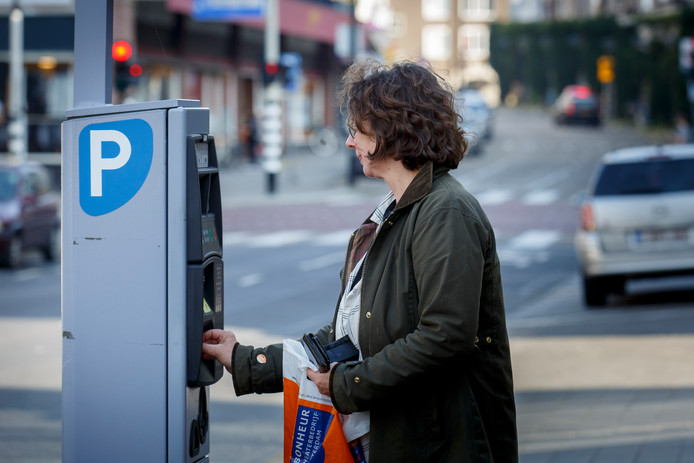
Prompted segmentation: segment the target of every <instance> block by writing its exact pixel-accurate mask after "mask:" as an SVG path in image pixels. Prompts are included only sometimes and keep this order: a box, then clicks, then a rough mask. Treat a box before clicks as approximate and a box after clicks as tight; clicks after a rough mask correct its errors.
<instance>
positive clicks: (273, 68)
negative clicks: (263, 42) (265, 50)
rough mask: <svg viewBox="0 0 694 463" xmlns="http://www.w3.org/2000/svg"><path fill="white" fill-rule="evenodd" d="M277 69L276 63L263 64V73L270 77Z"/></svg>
mask: <svg viewBox="0 0 694 463" xmlns="http://www.w3.org/2000/svg"><path fill="white" fill-rule="evenodd" d="M279 68H280V67H279V65H278V64H277V63H265V72H267V73H268V74H270V75H275V74H277V71H278V70H279Z"/></svg>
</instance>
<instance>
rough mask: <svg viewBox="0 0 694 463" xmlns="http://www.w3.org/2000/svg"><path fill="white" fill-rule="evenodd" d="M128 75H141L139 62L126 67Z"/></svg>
mask: <svg viewBox="0 0 694 463" xmlns="http://www.w3.org/2000/svg"><path fill="white" fill-rule="evenodd" d="M128 71H129V72H130V75H131V76H133V77H140V76H141V75H142V66H140V65H139V64H132V65H131V66H130V68H129V69H128Z"/></svg>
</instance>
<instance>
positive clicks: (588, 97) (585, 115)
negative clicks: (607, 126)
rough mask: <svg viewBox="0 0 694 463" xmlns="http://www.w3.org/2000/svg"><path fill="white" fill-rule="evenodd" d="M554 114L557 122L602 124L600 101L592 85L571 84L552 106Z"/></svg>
mask: <svg viewBox="0 0 694 463" xmlns="http://www.w3.org/2000/svg"><path fill="white" fill-rule="evenodd" d="M552 115H553V116H554V121H555V122H556V123H557V124H570V123H586V124H592V125H600V102H599V101H598V98H597V96H596V95H595V93H593V90H591V89H590V87H586V86H584V85H569V86H567V87H565V88H564V90H562V92H561V93H560V94H559V97H558V98H557V101H555V103H554V105H553V106H552Z"/></svg>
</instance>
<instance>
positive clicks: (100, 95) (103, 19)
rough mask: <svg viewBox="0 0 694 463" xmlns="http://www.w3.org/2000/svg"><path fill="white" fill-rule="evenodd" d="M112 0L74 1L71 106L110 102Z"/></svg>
mask: <svg viewBox="0 0 694 463" xmlns="http://www.w3.org/2000/svg"><path fill="white" fill-rule="evenodd" d="M112 43H113V0H75V66H74V89H75V90H74V92H73V94H74V98H75V103H74V107H75V109H78V108H89V107H95V106H101V105H104V104H111V93H112V87H113V62H112V59H111V44H112Z"/></svg>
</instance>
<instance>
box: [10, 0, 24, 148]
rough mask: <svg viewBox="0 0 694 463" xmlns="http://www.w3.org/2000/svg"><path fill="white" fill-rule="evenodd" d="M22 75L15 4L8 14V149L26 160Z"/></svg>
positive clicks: (20, 19) (19, 26) (20, 20)
mask: <svg viewBox="0 0 694 463" xmlns="http://www.w3.org/2000/svg"><path fill="white" fill-rule="evenodd" d="M24 77H25V73H24V12H23V11H22V9H21V8H20V7H19V6H18V4H16V3H15V7H14V8H13V9H12V12H11V13H10V89H11V92H12V96H11V98H10V107H9V115H10V121H9V124H8V127H7V129H8V130H7V131H8V135H9V143H8V145H9V146H8V148H9V151H10V153H12V155H13V156H14V157H15V158H18V159H26V158H27V117H26V86H25V78H24Z"/></svg>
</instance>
